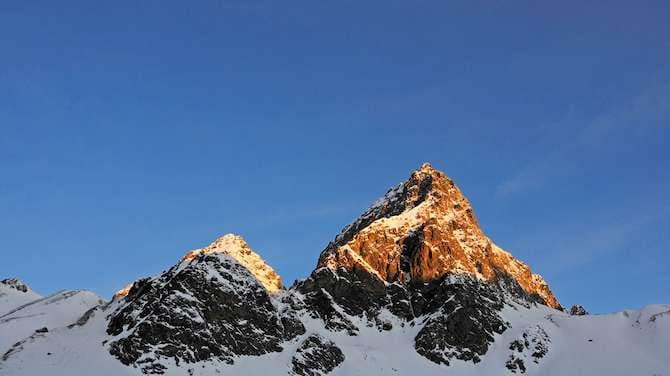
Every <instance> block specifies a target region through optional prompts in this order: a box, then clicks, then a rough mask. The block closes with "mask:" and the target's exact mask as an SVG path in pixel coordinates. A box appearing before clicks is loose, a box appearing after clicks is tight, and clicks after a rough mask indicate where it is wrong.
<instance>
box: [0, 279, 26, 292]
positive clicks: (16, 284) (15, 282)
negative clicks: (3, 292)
mask: <svg viewBox="0 0 670 376" xmlns="http://www.w3.org/2000/svg"><path fill="white" fill-rule="evenodd" d="M0 283H2V284H3V285H5V286H8V287H9V288H12V289H14V290H17V291H21V292H28V291H29V290H30V288H29V287H28V285H26V284H25V283H23V281H21V280H20V279H17V278H5V279H3V280H2V281H0Z"/></svg>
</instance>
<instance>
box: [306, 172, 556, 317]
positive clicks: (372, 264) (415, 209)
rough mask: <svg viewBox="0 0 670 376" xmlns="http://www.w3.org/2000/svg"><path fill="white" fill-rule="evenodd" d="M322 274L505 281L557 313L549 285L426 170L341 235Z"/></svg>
mask: <svg viewBox="0 0 670 376" xmlns="http://www.w3.org/2000/svg"><path fill="white" fill-rule="evenodd" d="M320 268H328V269H331V270H338V269H340V268H342V269H347V270H348V271H351V272H353V273H356V271H362V272H365V273H368V274H371V275H372V276H374V277H376V278H378V279H379V280H380V281H382V282H384V283H395V282H398V283H401V284H408V283H424V282H430V281H434V280H438V279H440V278H441V277H443V276H445V275H448V274H465V275H470V276H474V277H475V278H477V279H480V280H483V281H493V280H495V279H496V278H498V277H500V276H501V275H502V274H504V275H507V276H509V277H511V279H513V280H514V281H515V282H516V283H517V284H518V285H519V286H520V287H521V288H522V289H523V291H524V292H525V293H526V294H527V295H528V296H529V297H532V298H533V299H535V300H537V301H539V302H542V303H544V304H546V305H548V306H550V307H554V308H559V307H560V304H559V302H558V300H557V299H556V297H555V296H554V294H553V293H552V292H551V290H550V289H549V286H548V285H547V283H546V282H545V281H544V279H543V278H542V277H541V276H539V275H537V274H533V273H532V272H531V270H530V268H529V267H528V266H527V265H526V264H524V263H523V262H521V261H519V260H517V259H515V258H514V257H512V255H510V254H509V253H508V252H506V251H504V250H503V249H501V248H500V247H498V246H497V245H495V244H494V243H493V242H492V241H491V240H490V239H489V238H488V237H487V236H486V235H484V233H483V232H482V230H481V228H480V227H479V224H478V223H477V219H476V218H475V215H474V213H473V210H472V206H471V205H470V203H469V202H468V200H467V199H466V198H465V196H464V195H463V194H462V193H461V191H460V190H459V188H458V187H457V186H456V184H454V182H453V181H452V180H451V179H450V178H449V177H447V176H446V175H445V174H444V173H442V172H440V171H437V170H435V169H434V168H433V167H432V166H431V165H429V164H427V163H426V164H424V165H422V166H421V168H420V169H418V170H416V171H414V172H413V173H412V174H411V175H410V177H409V179H408V180H407V181H405V182H403V183H402V184H400V185H398V186H397V187H395V188H393V189H391V190H389V191H388V192H387V193H386V195H385V196H384V197H383V198H381V199H380V200H378V201H377V202H376V203H374V204H373V205H372V206H371V207H370V208H369V209H368V210H366V211H365V212H364V213H363V214H362V215H361V216H360V217H359V218H358V219H357V220H356V221H355V222H354V223H352V224H351V225H349V226H347V227H346V228H344V230H343V231H342V232H341V233H340V234H339V235H338V236H337V237H336V238H335V240H334V241H333V242H331V243H330V244H329V245H328V247H327V248H326V249H325V250H324V251H323V252H322V254H321V256H320V258H319V262H318V265H317V270H318V269H320Z"/></svg>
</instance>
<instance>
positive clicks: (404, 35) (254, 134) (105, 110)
mask: <svg viewBox="0 0 670 376" xmlns="http://www.w3.org/2000/svg"><path fill="white" fill-rule="evenodd" d="M141 3H142V4H134V2H121V3H120V4H119V3H114V4H112V3H109V4H95V5H93V4H90V2H83V1H82V2H74V1H72V2H68V3H67V4H62V3H59V4H56V3H55V2H42V3H39V2H31V3H30V4H28V2H11V3H7V2H5V3H3V4H1V5H0V212H1V213H2V214H1V215H0V252H1V253H2V262H0V276H18V277H20V278H22V279H24V280H26V281H27V282H28V283H29V284H31V285H32V286H33V287H34V288H35V289H36V290H38V291H40V292H42V293H48V292H52V291H55V290H58V289H64V288H87V289H92V290H94V291H96V292H98V293H100V294H103V295H105V296H110V295H111V294H112V293H113V292H114V291H115V290H116V289H118V288H120V287H122V286H124V285H125V284H126V283H127V282H129V281H132V280H134V279H136V278H138V277H141V276H146V275H151V274H155V273H157V272H159V271H161V270H163V269H165V268H167V267H169V266H171V265H172V264H173V263H175V262H176V261H177V260H178V258H179V257H181V256H182V255H183V254H184V253H185V252H186V251H187V250H189V249H192V248H197V247H201V246H204V245H206V244H208V243H209V242H210V241H212V240H214V239H215V238H216V237H218V236H220V235H223V234H225V233H228V232H235V233H239V234H242V235H243V236H244V237H245V238H246V239H247V240H248V242H249V243H250V245H251V246H252V248H254V249H255V250H257V251H258V252H259V253H260V254H262V255H263V257H265V258H266V259H267V260H268V261H269V262H270V264H271V265H273V266H274V267H275V268H276V269H277V270H278V271H279V273H280V274H281V275H282V277H283V279H284V281H285V282H286V283H287V284H291V283H292V281H293V280H294V279H296V278H301V277H304V276H306V275H307V274H308V273H309V272H310V271H311V270H312V268H313V266H314V264H315V263H316V259H317V257H318V254H319V252H320V251H321V250H322V249H323V248H324V247H325V245H326V244H327V243H328V241H329V240H331V239H332V238H333V237H334V236H335V235H336V234H337V233H338V232H339V230H340V229H341V228H342V227H343V226H344V225H346V224H347V223H349V222H350V221H351V220H352V219H354V218H355V217H356V216H358V214H359V213H360V212H361V211H362V210H364V209H365V208H366V207H367V206H368V205H369V204H370V203H371V202H372V201H374V200H375V199H376V198H377V197H379V196H380V195H382V194H383V193H384V192H385V191H386V189H387V188H389V187H390V186H392V185H395V184H397V183H398V182H399V181H401V180H404V179H405V178H406V177H407V176H408V175H409V173H410V171H411V170H413V169H415V168H417V167H418V166H419V165H420V164H421V163H422V162H424V161H430V162H431V163H432V164H433V165H434V166H435V167H437V168H439V169H441V170H444V171H445V172H446V173H447V174H448V175H450V176H451V177H452V178H454V179H455V180H456V182H457V183H458V184H459V186H460V187H461V189H462V190H463V191H464V192H465V194H466V195H467V196H468V198H469V199H470V200H471V202H472V203H473V206H474V208H475V212H476V214H477V216H478V218H479V221H480V223H481V224H482V226H483V228H484V230H485V232H486V233H487V234H488V235H489V236H490V237H491V238H492V239H494V240H495V241H496V242H497V243H498V244H499V245H501V246H502V247H504V248H506V249H507V250H509V251H510V252H512V253H513V254H514V255H515V256H517V257H518V258H520V259H522V260H524V261H526V262H527V263H528V264H530V266H531V267H532V268H533V269H534V270H535V271H537V272H539V273H541V274H542V275H544V276H545V277H546V279H547V280H548V281H549V283H550V285H551V286H552V288H553V289H554V291H555V292H556V294H557V295H558V297H559V299H560V300H561V301H562V303H563V304H566V305H569V304H573V303H581V304H583V305H585V306H586V307H587V308H588V309H591V310H592V311H595V312H607V311H613V310H620V309H624V308H637V307H640V306H643V305H645V304H649V303H670V289H669V288H668V286H670V273H668V269H667V266H668V265H669V264H670V252H668V251H669V250H668V225H667V223H668V222H667V218H668V215H669V214H670V198H669V197H668V194H667V192H668V191H669V189H670V171H669V170H670V169H669V168H668V166H669V162H670V155H669V154H670V153H668V146H667V143H668V140H669V136H670V124H669V120H670V26H669V23H668V22H667V15H668V14H669V11H670V3H668V2H665V1H656V2H654V1H649V2H646V1H629V2H617V1H608V2H591V1H588V2H584V1H579V2H560V3H556V4H553V5H552V4H548V3H547V2H534V1H515V2H480V1H467V2H465V1H463V2H443V1H439V2H438V1H435V2H432V1H419V2H416V1H413V2H409V1H384V2H374V1H370V2H364V4H362V3H361V2H353V1H351V2H350V1H338V2H313V1H311V2H307V1H306V2H281V3H280V2H274V1H256V0H248V1H226V0H220V1H203V2H199V4H197V5H193V4H191V6H190V7H185V6H184V3H183V2H164V1H160V2H159V1H145V2H141Z"/></svg>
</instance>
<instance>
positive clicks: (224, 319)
mask: <svg viewBox="0 0 670 376" xmlns="http://www.w3.org/2000/svg"><path fill="white" fill-rule="evenodd" d="M123 303H124V304H122V305H121V306H120V307H119V308H118V309H117V310H116V311H115V312H113V314H112V315H111V317H110V321H109V325H108V327H107V332H108V334H110V335H113V336H119V335H121V336H120V337H118V338H114V340H113V341H112V342H111V345H110V352H111V353H112V354H113V355H114V356H116V357H117V358H119V360H121V361H122V362H123V363H124V364H137V365H138V366H140V367H141V368H142V370H143V371H144V372H145V373H161V372H162V370H163V369H162V368H161V365H160V364H159V363H160V361H159V360H160V358H161V357H169V358H173V359H174V360H175V361H176V362H177V363H179V362H181V361H184V362H187V363H192V362H196V361H200V360H205V359H210V358H217V359H219V360H222V361H225V362H233V357H234V356H236V355H260V354H264V353H268V352H274V351H280V350H281V349H282V347H281V346H280V343H281V342H283V341H284V340H286V339H288V338H292V337H293V336H295V335H296V334H297V333H300V332H304V328H302V329H300V328H299V327H300V326H301V325H302V324H300V323H298V322H295V321H294V320H291V318H286V319H285V320H282V318H281V317H280V315H279V313H278V312H277V311H276V309H275V307H274V306H273V304H272V302H271V299H270V296H269V294H268V291H267V290H266V289H265V288H264V286H263V285H261V284H260V283H259V282H258V281H257V279H256V278H255V276H254V275H253V274H252V273H251V272H250V271H249V270H248V269H247V268H246V267H244V266H243V265H241V264H240V263H239V262H237V260H235V259H234V258H232V257H230V256H228V255H226V254H222V253H212V254H206V253H204V254H200V255H197V256H196V257H194V258H189V259H185V260H183V261H182V262H181V263H180V264H178V265H176V266H175V267H173V268H172V269H170V270H169V271H167V272H166V273H164V274H163V275H161V276H160V277H158V278H156V279H143V280H140V281H138V282H136V283H135V284H133V286H132V287H131V288H130V289H129V291H128V295H127V297H126V298H125V300H124V302H123Z"/></svg>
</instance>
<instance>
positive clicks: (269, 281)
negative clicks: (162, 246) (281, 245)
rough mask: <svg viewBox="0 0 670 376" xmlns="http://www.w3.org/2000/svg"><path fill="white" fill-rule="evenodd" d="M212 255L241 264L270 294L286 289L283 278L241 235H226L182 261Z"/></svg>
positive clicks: (188, 254) (187, 255)
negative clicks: (226, 257)
mask: <svg viewBox="0 0 670 376" xmlns="http://www.w3.org/2000/svg"><path fill="white" fill-rule="evenodd" d="M211 253H223V254H226V255H228V256H230V257H231V258H233V259H234V260H235V261H237V262H239V263H240V264H241V265H242V266H244V267H245V268H247V269H248V270H249V271H250V272H251V274H253V275H254V277H256V279H257V280H258V282H260V283H261V285H263V287H265V289H266V290H267V291H268V292H269V293H270V294H276V293H277V292H279V291H280V290H282V289H283V288H284V287H283V284H282V281H281V278H280V277H279V275H278V274H277V273H276V272H275V271H274V269H273V268H272V267H271V266H270V265H268V263H267V262H265V260H263V258H262V257H261V256H259V255H258V254H257V253H256V252H254V251H253V250H251V248H250V247H249V245H248V244H247V242H246V241H245V240H244V238H242V237H241V236H239V235H235V234H226V235H224V236H222V237H220V238H218V239H216V240H215V241H214V242H212V243H211V244H210V245H208V246H207V247H205V248H200V249H195V250H192V251H190V252H188V253H187V254H186V255H185V256H184V258H183V259H182V260H183V261H186V260H192V259H194V258H195V257H197V256H199V255H201V254H211Z"/></svg>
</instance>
